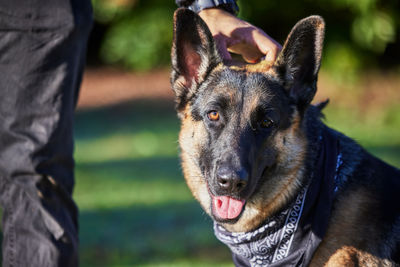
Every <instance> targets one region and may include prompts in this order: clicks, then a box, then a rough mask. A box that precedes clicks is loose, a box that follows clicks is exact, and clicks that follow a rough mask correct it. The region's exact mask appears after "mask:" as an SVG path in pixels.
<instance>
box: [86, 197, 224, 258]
mask: <svg viewBox="0 0 400 267" xmlns="http://www.w3.org/2000/svg"><path fill="white" fill-rule="evenodd" d="M80 239H81V246H80V252H81V265H82V266H142V265H144V264H152V263H153V264H157V263H174V262H177V261H188V262H195V263H201V262H209V263H210V262H213V263H218V262H230V258H231V256H230V252H229V250H228V248H226V247H225V246H224V245H222V244H221V243H220V242H219V241H217V239H216V238H215V237H214V235H213V232H212V222H211V220H210V219H209V218H208V216H207V215H205V214H204V213H203V211H202V210H201V208H200V207H199V205H198V204H197V203H196V202H194V201H192V202H189V203H177V204H173V203H170V204H167V205H159V206H140V207H130V208H125V209H111V210H99V211H84V212H81V215H80Z"/></svg>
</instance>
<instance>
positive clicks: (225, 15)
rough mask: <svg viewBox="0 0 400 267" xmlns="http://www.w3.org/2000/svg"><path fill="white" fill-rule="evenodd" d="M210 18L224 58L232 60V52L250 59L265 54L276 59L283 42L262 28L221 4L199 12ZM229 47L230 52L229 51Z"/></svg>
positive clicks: (210, 26) (213, 33) (209, 23)
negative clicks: (233, 13) (276, 39)
mask: <svg viewBox="0 0 400 267" xmlns="http://www.w3.org/2000/svg"><path fill="white" fill-rule="evenodd" d="M199 15H200V17H201V18H202V19H203V20H204V21H205V22H206V24H207V26H208V28H209V29H210V31H211V33H212V35H213V36H214V39H215V41H216V44H217V48H218V51H219V52H220V54H221V56H222V58H223V59H224V60H231V59H232V58H231V55H230V54H229V52H232V53H235V54H240V55H242V57H243V59H244V60H246V61H247V62H249V63H256V62H257V61H259V60H260V58H261V57H263V56H265V60H267V61H269V62H271V63H272V62H274V61H275V59H276V57H277V55H278V53H279V51H280V50H281V49H282V46H281V45H280V44H279V43H278V42H276V41H275V40H274V39H272V38H271V37H269V36H268V35H267V34H266V33H265V32H263V31H262V30H261V29H259V28H257V27H255V26H253V25H251V24H250V23H248V22H246V21H243V20H241V19H239V18H237V17H235V16H233V15H232V14H230V13H229V12H227V11H225V10H222V9H219V8H208V9H203V10H202V11H200V13H199ZM228 51H229V52H228Z"/></svg>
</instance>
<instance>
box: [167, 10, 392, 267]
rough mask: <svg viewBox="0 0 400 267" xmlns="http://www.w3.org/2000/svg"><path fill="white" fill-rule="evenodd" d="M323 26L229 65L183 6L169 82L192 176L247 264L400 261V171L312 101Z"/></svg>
mask: <svg viewBox="0 0 400 267" xmlns="http://www.w3.org/2000/svg"><path fill="white" fill-rule="evenodd" d="M324 28H325V24H324V21H323V19H322V18H321V17H319V16H311V17H308V18H305V19H303V20H301V21H299V22H298V23H297V24H296V25H295V26H294V28H293V29H292V30H291V32H290V34H289V35H288V37H287V40H286V41H285V43H284V46H283V49H282V51H281V52H280V54H279V56H278V58H277V60H276V61H275V62H274V63H270V62H265V61H263V62H261V63H258V64H256V65H233V64H227V63H224V62H223V60H222V59H221V56H220V55H219V53H218V51H217V49H216V44H215V43H214V40H213V37H212V35H211V33H210V31H209V29H208V28H207V26H206V24H205V23H204V21H202V19H201V18H200V17H199V16H198V15H197V14H195V13H193V12H192V11H190V10H187V9H178V10H177V11H176V12H175V15H174V39H173V45H172V53H171V55H172V74H171V83H172V88H173V91H174V92H175V94H176V109H177V113H178V117H179V118H180V120H181V131H180V135H179V143H180V150H181V161H182V168H183V173H184V177H185V180H186V182H187V184H188V186H189V188H190V190H191V191H192V193H193V195H194V197H195V198H196V199H197V200H198V201H199V202H200V204H201V206H202V208H203V209H204V210H205V212H206V213H207V214H208V215H210V216H211V218H212V219H213V221H214V232H215V234H216V237H217V238H218V239H219V240H221V241H222V242H223V243H225V244H226V245H227V246H229V248H230V249H231V251H232V255H233V260H234V263H235V264H236V265H237V266H318V267H320V266H398V264H399V262H400V171H399V170H397V169H396V168H394V167H391V166H389V165H387V164H386V163H384V162H382V161H381V160H379V159H377V158H375V157H374V156H372V155H371V154H369V153H368V152H366V151H365V150H364V149H363V148H361V147H360V146H359V145H358V144H357V143H356V142H354V141H353V140H351V139H350V138H348V137H346V136H344V135H342V134H341V133H339V132H337V131H334V130H332V129H330V128H328V127H327V126H326V125H324V124H323V122H322V121H321V117H322V115H321V110H322V108H323V106H324V105H325V104H326V102H325V103H322V104H319V105H311V104H310V102H311V101H312V99H313V97H314V95H315V92H316V84H317V76H318V71H319V67H320V61H321V53H322V45H323V38H324Z"/></svg>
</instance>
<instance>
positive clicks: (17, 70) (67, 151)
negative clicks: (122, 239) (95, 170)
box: [0, 0, 92, 267]
mask: <svg viewBox="0 0 400 267" xmlns="http://www.w3.org/2000/svg"><path fill="white" fill-rule="evenodd" d="M91 24H92V9H91V3H90V0H30V1H26V0H8V1H0V28H1V31H0V75H1V78H0V94H1V96H0V122H1V123H0V203H1V205H2V208H3V218H2V232H3V241H2V242H3V247H2V263H3V265H2V266H3V267H10V266H13V267H15V266H24V267H25V266H33V267H36V266H37V267H39V266H40V267H45V266H77V265H78V212H77V208H76V206H75V204H74V202H73V200H72V198H71V194H72V189H73V185H74V177H73V165H74V162H73V158H72V154H73V138H72V137H73V113H74V107H75V103H76V100H77V97H78V89H79V86H80V82H81V78H82V70H83V67H84V63H85V53H86V43H87V39H88V36H89V32H90V28H91Z"/></svg>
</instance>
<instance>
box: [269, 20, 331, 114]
mask: <svg viewBox="0 0 400 267" xmlns="http://www.w3.org/2000/svg"><path fill="white" fill-rule="evenodd" d="M324 31H325V23H324V20H323V19H322V18H321V17H319V16H310V17H307V18H305V19H303V20H301V21H299V22H298V23H297V24H296V25H295V26H294V27H293V29H292V30H291V32H290V34H289V36H288V38H287V39H286V41H285V44H284V46H283V49H282V51H281V53H280V54H279V56H278V59H277V60H276V62H275V64H274V68H275V70H276V72H277V73H278V74H279V76H280V79H281V80H283V81H284V87H285V89H286V90H288V91H289V94H290V96H291V97H292V98H293V99H294V101H295V102H296V103H297V105H298V106H299V108H301V109H304V108H305V107H307V106H308V104H310V102H311V101H312V99H313V97H314V95H315V92H316V90H317V88H316V84H317V76H318V71H319V67H320V64H321V53H322V45H323V40H324Z"/></svg>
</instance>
